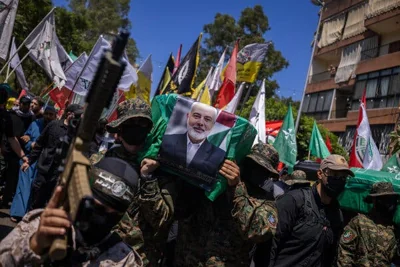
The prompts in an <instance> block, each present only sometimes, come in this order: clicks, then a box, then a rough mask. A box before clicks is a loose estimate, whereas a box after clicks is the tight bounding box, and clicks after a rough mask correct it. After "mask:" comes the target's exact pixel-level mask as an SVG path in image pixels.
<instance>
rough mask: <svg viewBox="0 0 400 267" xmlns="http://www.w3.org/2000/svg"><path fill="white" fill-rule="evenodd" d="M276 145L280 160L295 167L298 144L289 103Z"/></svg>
mask: <svg viewBox="0 0 400 267" xmlns="http://www.w3.org/2000/svg"><path fill="white" fill-rule="evenodd" d="M274 147H275V149H276V150H277V151H278V153H279V161H280V162H283V163H285V164H286V165H287V166H288V167H290V168H293V166H294V164H295V163H296V157H297V144H296V132H295V130H294V122H293V114H292V106H291V105H289V109H288V112H287V113H286V116H285V119H284V120H283V124H282V127H281V129H280V131H279V133H278V136H277V137H276V140H275V142H274Z"/></svg>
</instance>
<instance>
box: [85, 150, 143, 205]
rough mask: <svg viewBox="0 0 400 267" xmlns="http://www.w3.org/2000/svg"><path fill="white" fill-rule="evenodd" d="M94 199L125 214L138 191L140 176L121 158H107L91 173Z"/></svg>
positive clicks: (95, 166) (93, 168)
mask: <svg viewBox="0 0 400 267" xmlns="http://www.w3.org/2000/svg"><path fill="white" fill-rule="evenodd" d="M89 176H90V181H91V189H92V192H93V196H94V198H96V199H97V200H99V201H100V202H101V203H103V204H104V205H107V206H109V207H111V208H113V209H115V210H117V211H120V212H125V211H126V210H127V209H128V207H129V205H130V204H131V203H132V202H133V200H134V197H135V195H136V192H137V190H138V181H139V175H138V174H137V172H136V171H135V169H134V168H133V167H132V166H131V165H130V164H129V163H127V162H126V161H124V160H122V159H120V158H114V157H106V158H103V159H102V160H101V161H99V162H98V163H97V164H96V165H94V166H93V167H92V169H91V170H90V173H89Z"/></svg>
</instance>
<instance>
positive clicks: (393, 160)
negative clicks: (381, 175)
mask: <svg viewBox="0 0 400 267" xmlns="http://www.w3.org/2000/svg"><path fill="white" fill-rule="evenodd" d="M381 171H384V172H390V173H399V172H400V163H399V158H398V155H397V153H396V154H394V155H393V156H391V157H390V159H389V160H388V161H387V162H386V164H385V165H384V166H383V167H382V170H381Z"/></svg>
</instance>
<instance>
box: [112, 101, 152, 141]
mask: <svg viewBox="0 0 400 267" xmlns="http://www.w3.org/2000/svg"><path fill="white" fill-rule="evenodd" d="M117 116H118V119H116V120H114V121H112V122H110V123H109V124H107V131H108V132H109V133H116V132H117V131H118V127H119V126H120V125H121V124H122V123H124V122H125V121H127V120H129V119H132V118H145V119H148V120H149V121H150V123H151V125H153V121H152V119H151V108H150V106H149V105H148V104H147V103H146V102H144V101H143V100H142V99H140V98H131V99H128V100H125V101H123V102H121V103H120V104H119V105H118V108H117Z"/></svg>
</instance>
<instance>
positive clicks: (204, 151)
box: [160, 133, 225, 177]
mask: <svg viewBox="0 0 400 267" xmlns="http://www.w3.org/2000/svg"><path fill="white" fill-rule="evenodd" d="M186 151H187V133H184V134H172V135H164V138H163V140H162V143H161V149H160V156H161V157H162V158H163V159H165V160H169V161H173V162H175V163H179V164H180V165H182V166H186ZM224 158H225V151H223V150H222V149H220V148H219V147H216V146H214V145H213V144H211V143H210V142H208V140H207V139H205V140H204V142H203V144H201V146H200V147H199V149H198V150H197V152H196V154H195V155H194V157H193V159H192V161H191V162H190V164H189V166H187V167H188V168H193V169H196V170H199V171H201V172H202V173H204V174H206V175H209V176H213V177H214V176H215V175H216V174H217V172H218V170H219V166H220V165H221V163H222V162H223V160H224Z"/></svg>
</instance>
